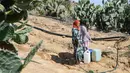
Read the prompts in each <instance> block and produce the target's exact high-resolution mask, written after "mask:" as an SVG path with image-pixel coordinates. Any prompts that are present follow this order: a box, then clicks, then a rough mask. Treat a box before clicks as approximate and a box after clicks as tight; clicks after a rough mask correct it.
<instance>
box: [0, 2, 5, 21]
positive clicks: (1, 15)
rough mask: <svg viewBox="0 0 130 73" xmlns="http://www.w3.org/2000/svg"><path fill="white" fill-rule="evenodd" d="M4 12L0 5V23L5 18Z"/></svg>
mask: <svg viewBox="0 0 130 73" xmlns="http://www.w3.org/2000/svg"><path fill="white" fill-rule="evenodd" d="M4 11H5V7H4V6H3V5H2V4H0V22H1V21H3V20H5V18H6V16H5V13H4Z"/></svg>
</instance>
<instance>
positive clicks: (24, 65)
mask: <svg viewBox="0 0 130 73" xmlns="http://www.w3.org/2000/svg"><path fill="white" fill-rule="evenodd" d="M42 42H43V41H40V42H39V43H38V44H37V45H36V46H35V47H33V48H32V49H31V51H30V53H29V54H28V56H27V57H26V58H25V61H24V64H23V68H25V67H26V66H27V64H28V63H29V62H30V61H31V59H32V58H33V56H34V55H35V53H36V52H37V50H38V49H39V48H40V46H41V44H42Z"/></svg>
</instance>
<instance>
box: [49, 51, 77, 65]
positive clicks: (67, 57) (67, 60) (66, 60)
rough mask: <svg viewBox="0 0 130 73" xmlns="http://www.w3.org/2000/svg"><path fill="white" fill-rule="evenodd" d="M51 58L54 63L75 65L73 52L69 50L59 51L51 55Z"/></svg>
mask: <svg viewBox="0 0 130 73" xmlns="http://www.w3.org/2000/svg"><path fill="white" fill-rule="evenodd" d="M51 59H52V60H53V61H55V62H56V63H61V64H67V65H75V64H76V61H75V60H74V57H73V54H71V53H69V52H61V53H59V54H58V56H56V55H51Z"/></svg>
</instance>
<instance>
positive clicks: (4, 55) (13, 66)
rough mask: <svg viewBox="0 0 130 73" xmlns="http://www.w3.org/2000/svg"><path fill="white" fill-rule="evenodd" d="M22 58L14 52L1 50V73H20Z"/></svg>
mask: <svg viewBox="0 0 130 73" xmlns="http://www.w3.org/2000/svg"><path fill="white" fill-rule="evenodd" d="M21 66H22V62H21V61H20V58H19V57H18V56H17V55H16V54H15V53H13V52H10V51H8V50H2V49H0V73H20V72H19V68H20V67H21Z"/></svg>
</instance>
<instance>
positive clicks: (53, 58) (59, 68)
mask: <svg viewBox="0 0 130 73" xmlns="http://www.w3.org/2000/svg"><path fill="white" fill-rule="evenodd" d="M28 23H29V24H30V25H33V26H37V27H40V28H42V29H45V30H48V31H51V32H56V33H62V34H67V35H71V25H67V24H62V22H60V21H57V20H54V19H51V18H45V17H37V16H29V22H28ZM90 35H91V36H92V37H108V36H115V35H123V34H121V33H116V32H111V33H102V32H97V31H93V30H90ZM40 40H43V41H44V42H43V44H42V46H41V48H40V49H39V51H38V52H37V53H36V55H35V56H34V58H33V60H35V61H37V62H39V63H40V64H38V63H34V62H31V63H29V64H28V65H27V67H26V68H24V69H23V71H22V73H85V71H84V70H86V71H89V70H93V71H94V72H95V73H97V72H102V71H106V70H111V69H113V68H114V66H115V64H116V49H115V48H114V44H115V42H116V41H94V42H95V43H91V44H90V48H92V49H94V48H97V49H101V50H102V51H112V54H110V55H106V56H103V57H102V59H101V61H100V62H91V63H90V64H79V65H70V64H69V63H68V62H66V61H64V58H61V57H59V53H67V54H68V55H67V58H69V57H71V54H72V52H73V47H72V44H71V38H67V37H61V36H55V35H51V34H48V33H45V32H42V31H39V30H36V29H33V31H32V32H31V33H30V34H29V42H28V43H27V44H25V45H18V44H16V46H17V47H18V48H19V55H20V56H21V57H25V56H26V55H27V54H28V52H29V50H30V48H31V47H32V46H34V45H35V44H36V43H38V42H39V41H40ZM129 43H130V40H128V41H125V42H122V43H121V47H125V46H128V45H129ZM119 52H120V53H121V54H122V53H125V52H128V50H127V48H123V50H120V51H119ZM121 54H120V57H119V66H118V68H117V70H115V71H113V72H110V73H130V59H129V58H130V56H128V55H130V54H129V53H128V54H127V56H124V55H123V56H122V55H121ZM65 56H66V55H65ZM65 58H66V57H65ZM63 63H64V64H63Z"/></svg>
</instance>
